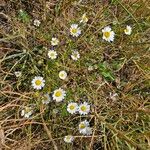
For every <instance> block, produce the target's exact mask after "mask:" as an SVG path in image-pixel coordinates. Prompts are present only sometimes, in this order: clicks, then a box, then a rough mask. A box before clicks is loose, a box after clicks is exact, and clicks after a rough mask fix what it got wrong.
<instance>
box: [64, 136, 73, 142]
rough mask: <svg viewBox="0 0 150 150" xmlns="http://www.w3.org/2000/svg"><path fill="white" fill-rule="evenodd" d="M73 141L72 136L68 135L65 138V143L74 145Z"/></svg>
mask: <svg viewBox="0 0 150 150" xmlns="http://www.w3.org/2000/svg"><path fill="white" fill-rule="evenodd" d="M73 140H74V137H73V136H72V135H67V136H65V137H64V141H65V142H66V143H72V142H73Z"/></svg>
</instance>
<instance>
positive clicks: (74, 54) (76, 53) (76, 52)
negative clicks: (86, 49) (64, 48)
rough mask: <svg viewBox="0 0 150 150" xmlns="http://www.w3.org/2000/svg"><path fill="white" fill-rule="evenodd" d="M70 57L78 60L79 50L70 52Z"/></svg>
mask: <svg viewBox="0 0 150 150" xmlns="http://www.w3.org/2000/svg"><path fill="white" fill-rule="evenodd" d="M71 58H72V59H73V60H75V61H76V60H78V59H79V58H80V54H79V52H78V51H73V52H72V54H71Z"/></svg>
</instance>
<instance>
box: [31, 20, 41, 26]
mask: <svg viewBox="0 0 150 150" xmlns="http://www.w3.org/2000/svg"><path fill="white" fill-rule="evenodd" d="M33 24H34V25H35V26H36V27H39V26H40V24H41V22H40V21H39V20H38V19H35V20H34V22H33Z"/></svg>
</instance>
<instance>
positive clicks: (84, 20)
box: [80, 14, 88, 23]
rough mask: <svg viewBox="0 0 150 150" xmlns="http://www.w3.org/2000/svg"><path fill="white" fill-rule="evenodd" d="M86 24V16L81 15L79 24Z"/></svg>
mask: <svg viewBox="0 0 150 150" xmlns="http://www.w3.org/2000/svg"><path fill="white" fill-rule="evenodd" d="M87 22H88V18H87V16H86V14H83V16H82V18H81V21H80V23H87Z"/></svg>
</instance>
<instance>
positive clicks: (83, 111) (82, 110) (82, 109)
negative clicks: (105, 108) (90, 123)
mask: <svg viewBox="0 0 150 150" xmlns="http://www.w3.org/2000/svg"><path fill="white" fill-rule="evenodd" d="M78 110H79V114H80V115H87V114H88V113H89V112H90V105H89V104H88V103H87V102H84V103H82V104H80V105H79V109H78Z"/></svg>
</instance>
